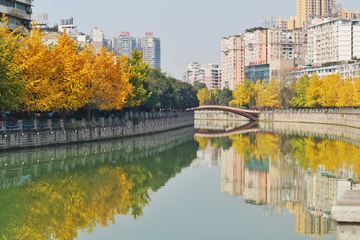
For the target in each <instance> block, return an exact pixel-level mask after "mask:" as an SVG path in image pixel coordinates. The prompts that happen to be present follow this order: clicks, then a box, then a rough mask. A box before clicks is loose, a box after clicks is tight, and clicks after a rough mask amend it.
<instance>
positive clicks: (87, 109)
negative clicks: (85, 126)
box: [86, 105, 91, 121]
mask: <svg viewBox="0 0 360 240" xmlns="http://www.w3.org/2000/svg"><path fill="white" fill-rule="evenodd" d="M90 118H91V107H90V105H87V106H86V120H88V121H90Z"/></svg>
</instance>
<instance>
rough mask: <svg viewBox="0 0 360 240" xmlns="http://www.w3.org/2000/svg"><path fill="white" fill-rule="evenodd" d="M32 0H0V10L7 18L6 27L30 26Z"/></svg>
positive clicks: (12, 28)
mask: <svg viewBox="0 0 360 240" xmlns="http://www.w3.org/2000/svg"><path fill="white" fill-rule="evenodd" d="M32 2H33V1H32V0H12V1H10V0H0V12H1V13H4V14H5V16H6V17H7V18H8V21H9V22H8V28H9V29H10V30H15V29H16V28H18V27H24V28H27V29H29V28H30V27H31V24H30V23H31V14H32V8H31V3H32Z"/></svg>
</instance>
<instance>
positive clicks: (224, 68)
mask: <svg viewBox="0 0 360 240" xmlns="http://www.w3.org/2000/svg"><path fill="white" fill-rule="evenodd" d="M221 74H222V75H221V88H229V89H231V90H234V89H235V86H236V84H239V83H242V82H243V80H244V77H245V41H244V35H235V36H232V37H224V38H222V40H221Z"/></svg>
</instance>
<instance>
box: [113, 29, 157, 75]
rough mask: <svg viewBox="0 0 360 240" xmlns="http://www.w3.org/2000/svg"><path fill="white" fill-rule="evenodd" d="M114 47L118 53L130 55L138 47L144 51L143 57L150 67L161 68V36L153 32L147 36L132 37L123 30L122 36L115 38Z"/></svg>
mask: <svg viewBox="0 0 360 240" xmlns="http://www.w3.org/2000/svg"><path fill="white" fill-rule="evenodd" d="M113 48H114V50H115V53H116V54H117V55H119V56H120V55H126V56H128V57H130V56H131V54H130V53H131V52H132V51H134V49H135V48H136V49H137V50H139V51H142V52H143V59H144V61H145V62H146V63H148V64H149V66H150V67H153V68H161V42H160V38H158V37H154V36H153V34H152V33H151V32H147V33H146V34H145V37H132V36H130V33H129V32H122V33H121V35H120V36H118V37H114V38H113Z"/></svg>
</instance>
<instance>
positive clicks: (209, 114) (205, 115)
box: [195, 111, 249, 121]
mask: <svg viewBox="0 0 360 240" xmlns="http://www.w3.org/2000/svg"><path fill="white" fill-rule="evenodd" d="M195 119H204V120H205V119H206V120H231V121H249V119H247V118H246V117H243V116H241V115H238V114H235V113H230V112H223V111H195Z"/></svg>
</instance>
